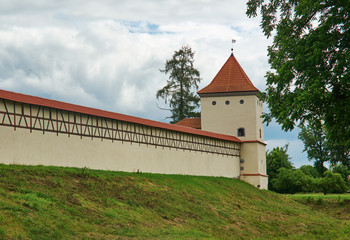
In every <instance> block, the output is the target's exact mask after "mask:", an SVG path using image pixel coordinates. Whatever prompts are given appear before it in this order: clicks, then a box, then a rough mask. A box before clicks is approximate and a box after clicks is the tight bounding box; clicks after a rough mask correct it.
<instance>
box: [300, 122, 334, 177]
mask: <svg viewBox="0 0 350 240" xmlns="http://www.w3.org/2000/svg"><path fill="white" fill-rule="evenodd" d="M318 123H319V122H318ZM298 137H299V139H300V140H302V141H303V143H304V152H306V153H307V158H308V159H309V160H315V162H314V166H315V168H316V169H317V171H318V172H319V173H320V174H321V175H323V173H324V172H325V171H326V170H327V169H326V168H325V167H324V163H325V162H328V161H329V160H330V158H331V155H330V150H331V149H330V148H331V147H330V143H329V142H328V141H327V139H326V135H325V133H324V129H323V128H322V126H321V125H320V124H317V125H308V126H301V131H300V132H299V135H298Z"/></svg>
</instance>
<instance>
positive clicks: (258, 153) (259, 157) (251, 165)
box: [240, 142, 268, 189]
mask: <svg viewBox="0 0 350 240" xmlns="http://www.w3.org/2000/svg"><path fill="white" fill-rule="evenodd" d="M241 160H243V161H244V162H243V163H241V167H243V169H242V170H241V177H240V179H241V180H243V181H245V182H248V183H250V184H252V185H254V186H256V187H259V188H261V189H267V181H268V177H267V176H266V146H265V144H263V143H261V142H247V143H242V144H241Z"/></svg>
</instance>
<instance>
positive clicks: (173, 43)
mask: <svg viewBox="0 0 350 240" xmlns="http://www.w3.org/2000/svg"><path fill="white" fill-rule="evenodd" d="M0 6H1V8H0V46H1V47H0V89H4V90H9V91H14V92H19V93H24V94H30V95H35V96H40V97H44V98H49V99H54V100H58V101H64V102H69V103H73V104H78V105H83V106H88V107H93V108H99V109H103V110H108V111H113V112H118V113H123V114H128V115H132V116H137V117H142V118H147V119H152V120H156V121H162V122H168V119H166V117H167V116H169V112H167V111H162V110H160V109H159V108H158V107H157V104H158V105H159V106H160V107H166V105H165V104H164V102H162V101H161V100H157V99H156V91H157V90H158V89H161V88H162V87H163V86H164V85H165V84H166V80H167V76H166V75H164V73H161V72H160V71H159V70H160V69H163V68H164V64H165V61H166V60H167V59H170V58H171V57H172V55H173V53H174V51H176V50H178V49H180V48H181V47H182V46H184V45H189V46H190V47H191V48H192V50H193V51H194V52H195V56H194V58H195V62H194V66H195V67H196V68H197V69H198V70H199V71H200V73H201V79H202V80H201V83H200V85H199V89H201V88H203V87H205V86H207V85H208V84H209V83H210V82H211V80H212V79H213V78H214V76H215V75H216V73H217V72H218V71H219V70H220V68H221V67H222V65H223V64H224V63H225V62H226V60H227V58H228V57H229V56H230V54H231V45H232V39H235V40H236V43H235V44H234V46H233V47H234V55H235V57H236V59H237V60H238V61H239V63H240V64H241V66H242V68H243V69H244V70H245V72H246V73H247V75H248V76H249V78H250V80H251V81H252V82H253V83H254V85H255V86H256V87H257V88H258V89H260V90H261V91H264V90H265V88H266V82H265V78H264V76H265V74H266V72H267V71H268V70H269V64H268V58H267V46H268V45H270V44H271V42H272V40H271V39H266V37H265V36H264V35H263V34H262V31H261V29H260V27H259V24H260V23H259V21H260V19H259V18H253V19H250V18H248V17H247V16H246V15H245V11H246V6H245V1H232V0H230V1H228V0H221V1H214V0H186V1H180V0H169V1H159V0H147V1H145V0H133V1H128V0H114V1H113V0H99V1H90V0H84V1H83V0H60V1H58V0H56V1H47V0H36V1H34V0H11V1H9V0H0ZM265 110H266V111H268V109H267V108H266V106H265ZM297 136H298V131H297V130H295V131H292V132H288V133H285V132H283V131H282V130H281V127H280V126H279V125H278V124H276V123H275V122H273V123H271V124H270V125H269V126H267V127H265V141H266V143H267V149H268V150H271V149H273V148H274V147H276V146H284V145H285V144H289V148H288V154H289V155H290V157H291V161H292V162H293V164H294V166H295V167H300V166H301V165H305V164H312V162H310V161H308V160H307V155H306V154H305V153H303V148H304V147H303V144H302V142H301V141H300V140H298V137H297Z"/></svg>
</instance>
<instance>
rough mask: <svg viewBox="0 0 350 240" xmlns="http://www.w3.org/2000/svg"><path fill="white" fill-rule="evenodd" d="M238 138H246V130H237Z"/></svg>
mask: <svg viewBox="0 0 350 240" xmlns="http://www.w3.org/2000/svg"><path fill="white" fill-rule="evenodd" d="M237 136H238V137H244V136H245V131H244V128H238V129H237Z"/></svg>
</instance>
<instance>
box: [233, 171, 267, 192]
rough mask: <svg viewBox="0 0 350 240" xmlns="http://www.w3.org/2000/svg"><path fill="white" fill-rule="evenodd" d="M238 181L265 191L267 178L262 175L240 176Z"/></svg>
mask: <svg viewBox="0 0 350 240" xmlns="http://www.w3.org/2000/svg"><path fill="white" fill-rule="evenodd" d="M239 179H240V180H242V181H244V182H247V183H249V184H251V185H253V186H254V187H257V188H260V189H266V190H267V184H268V176H267V175H263V174H241V176H240V178H239Z"/></svg>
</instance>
